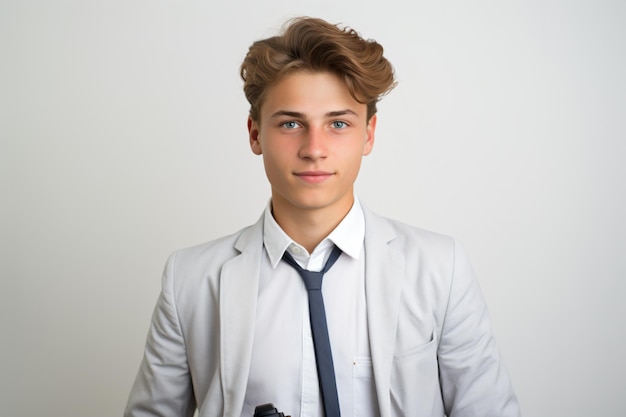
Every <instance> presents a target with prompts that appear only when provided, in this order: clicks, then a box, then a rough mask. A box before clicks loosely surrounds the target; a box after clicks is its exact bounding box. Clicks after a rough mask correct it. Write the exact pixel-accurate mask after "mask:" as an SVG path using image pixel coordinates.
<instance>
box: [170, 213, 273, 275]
mask: <svg viewBox="0 0 626 417" xmlns="http://www.w3.org/2000/svg"><path fill="white" fill-rule="evenodd" d="M262 245H263V230H262V221H257V222H256V223H254V224H252V225H250V226H247V227H244V228H242V229H240V230H238V231H237V232H235V233H232V234H230V235H227V236H222V237H220V238H217V239H214V240H211V241H208V242H205V243H202V244H199V245H194V246H190V247H187V248H183V249H179V250H177V251H175V252H174V253H172V254H171V255H170V256H169V258H168V260H167V264H166V273H167V274H171V275H177V276H179V277H181V278H183V277H184V279H186V280H187V279H191V278H192V277H194V276H204V277H206V276H217V275H218V274H219V271H220V270H221V268H222V266H223V265H224V264H225V263H227V262H229V261H230V260H231V259H234V258H236V257H238V256H239V255H241V253H242V252H246V251H249V250H251V248H260V247H262ZM257 250H258V249H257Z"/></svg>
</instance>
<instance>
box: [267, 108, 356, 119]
mask: <svg viewBox="0 0 626 417" xmlns="http://www.w3.org/2000/svg"><path fill="white" fill-rule="evenodd" d="M346 114H349V115H352V116H356V117H359V115H358V114H357V113H356V112H355V111H353V110H350V109H344V110H336V111H329V112H328V113H326V115H325V116H326V117H338V116H344V115H346ZM281 116H288V117H294V118H298V119H301V118H304V113H300V112H297V111H288V110H279V111H277V112H275V113H274V114H272V115H271V116H270V119H273V118H275V117H281Z"/></svg>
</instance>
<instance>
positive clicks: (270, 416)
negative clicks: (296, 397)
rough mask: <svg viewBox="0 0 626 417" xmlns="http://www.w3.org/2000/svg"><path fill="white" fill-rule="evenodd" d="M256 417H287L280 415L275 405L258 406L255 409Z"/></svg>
mask: <svg viewBox="0 0 626 417" xmlns="http://www.w3.org/2000/svg"><path fill="white" fill-rule="evenodd" d="M254 417H285V415H284V414H283V413H279V412H278V410H277V409H276V408H275V407H274V404H272V403H269V404H262V405H257V406H256V408H255V409H254Z"/></svg>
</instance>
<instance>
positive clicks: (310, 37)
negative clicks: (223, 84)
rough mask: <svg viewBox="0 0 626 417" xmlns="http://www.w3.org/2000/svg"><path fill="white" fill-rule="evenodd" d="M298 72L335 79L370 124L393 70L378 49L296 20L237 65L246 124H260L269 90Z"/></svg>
mask: <svg viewBox="0 0 626 417" xmlns="http://www.w3.org/2000/svg"><path fill="white" fill-rule="evenodd" d="M302 70H307V71H311V72H330V73H333V74H335V75H337V76H339V78H340V79H341V80H342V81H343V83H344V84H345V85H346V87H347V88H348V90H349V91H350V94H351V95H352V97H353V98H354V99H355V100H356V101H358V102H359V103H363V104H366V105H367V118H368V120H369V118H371V117H372V116H373V115H374V114H375V113H376V103H377V102H378V100H379V99H380V97H381V96H382V95H384V94H386V93H387V92H389V91H390V90H391V89H392V88H393V87H394V86H395V81H394V72H393V68H392V66H391V64H390V63H389V61H387V59H386V58H385V57H383V48H382V46H381V45H380V44H378V43H376V42H375V41H373V40H366V39H363V38H362V37H361V36H359V34H358V33H356V32H355V31H354V30H352V29H349V28H345V29H342V28H339V27H338V26H335V25H332V24H330V23H328V22H325V21H324V20H321V19H315V18H297V19H293V20H291V21H289V22H288V24H287V25H286V27H285V29H284V31H283V32H282V34H281V35H279V36H274V37H271V38H268V39H263V40H259V41H257V42H255V43H253V44H252V46H251V47H250V49H249V51H248V54H247V55H246V58H245V60H244V62H243V63H242V65H241V78H242V79H243V80H244V92H245V94H246V98H247V99H248V102H249V103H250V118H251V119H252V120H254V121H257V122H258V121H259V112H260V109H261V106H262V105H263V102H264V98H265V97H264V94H265V92H266V90H267V89H268V88H269V87H271V86H273V85H275V84H277V83H278V82H279V81H280V80H282V79H283V78H284V77H285V76H287V75H289V74H291V73H293V72H296V71H302Z"/></svg>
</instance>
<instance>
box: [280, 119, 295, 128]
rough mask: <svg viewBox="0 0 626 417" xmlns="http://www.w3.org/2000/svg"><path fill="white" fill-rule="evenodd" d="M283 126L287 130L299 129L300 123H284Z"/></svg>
mask: <svg viewBox="0 0 626 417" xmlns="http://www.w3.org/2000/svg"><path fill="white" fill-rule="evenodd" d="M282 126H283V127H285V128H287V129H296V128H297V127H298V123H297V122H294V121H290V122H285V123H283V124H282Z"/></svg>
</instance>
